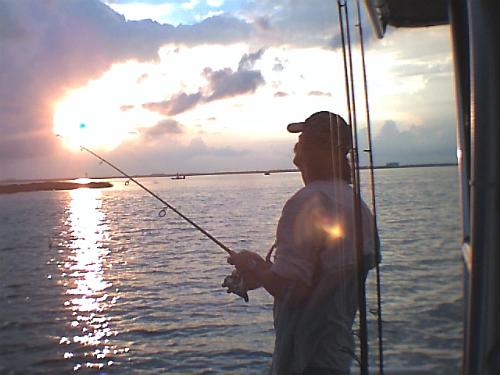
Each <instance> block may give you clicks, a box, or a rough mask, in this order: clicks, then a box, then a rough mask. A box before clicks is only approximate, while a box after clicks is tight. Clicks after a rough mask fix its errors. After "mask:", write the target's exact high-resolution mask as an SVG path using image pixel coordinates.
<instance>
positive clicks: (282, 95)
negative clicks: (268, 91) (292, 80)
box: [274, 91, 288, 98]
mask: <svg viewBox="0 0 500 375" xmlns="http://www.w3.org/2000/svg"><path fill="white" fill-rule="evenodd" d="M285 96H288V93H286V92H284V91H277V92H275V93H274V97H275V98H284V97H285Z"/></svg>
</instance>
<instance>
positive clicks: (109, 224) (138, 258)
mask: <svg viewBox="0 0 500 375" xmlns="http://www.w3.org/2000/svg"><path fill="white" fill-rule="evenodd" d="M362 176H363V178H364V179H366V177H367V174H366V171H363V172H362ZM376 179H377V199H378V213H379V217H378V220H379V231H380V236H381V242H382V254H383V255H382V256H383V263H382V264H381V277H382V299H383V320H384V356H385V357H384V359H385V365H386V367H387V368H392V369H393V370H394V371H395V373H397V372H398V369H404V368H405V369H409V368H410V369H411V368H413V369H420V370H423V371H424V372H427V373H429V374H455V373H458V372H459V368H460V363H461V362H460V361H461V345H462V341H461V336H462V309H463V301H462V263H461V256H460V229H459V228H460V207H459V193H458V192H459V187H458V176H457V171H456V167H439V168H437V167H435V168H408V169H387V170H377V171H376ZM141 181H142V182H143V183H144V184H145V185H147V186H148V187H150V188H151V189H152V190H153V191H155V192H157V193H158V194H159V195H161V196H162V197H163V198H164V199H165V200H167V201H168V202H169V203H171V204H172V205H174V206H175V207H176V208H178V209H179V210H181V211H182V212H183V213H184V214H185V215H187V216H188V217H190V218H191V219H193V220H194V221H195V222H196V223H198V224H199V225H201V226H202V227H203V228H205V229H207V230H208V231H209V232H210V233H212V234H213V235H215V236H216V237H217V238H218V239H219V240H220V241H222V242H223V243H225V244H226V245H228V246H229V247H230V248H232V249H234V250H237V251H240V250H253V251H256V252H258V253H260V254H262V255H265V254H266V252H267V250H268V248H269V247H270V246H271V244H272V243H273V241H274V233H275V227H276V224H277V220H278V218H279V215H280V211H281V208H282V206H283V204H284V202H285V201H286V199H287V198H288V197H289V196H290V195H291V194H293V192H295V191H296V190H297V189H299V188H300V187H301V180H300V176H299V174H298V173H283V174H273V175H270V176H264V175H230V176H229V175H228V176H199V177H191V178H189V177H188V178H187V179H186V180H171V179H168V178H145V179H141ZM112 182H113V183H114V187H113V188H110V189H102V190H89V189H82V190H74V191H57V192H33V193H18V194H13V195H1V196H0V300H1V307H0V373H1V374H4V373H5V374H26V373H47V374H67V373H73V372H76V373H82V374H105V373H106V374H108V373H109V374H160V373H168V374H170V373H186V374H193V373H195V374H225V373H235V374H265V373H267V370H268V368H269V365H270V361H271V355H272V349H273V338H274V336H273V327H272V298H271V297H270V296H269V295H267V294H266V292H264V291H263V290H257V291H253V292H251V293H250V302H249V303H245V302H244V301H243V300H242V299H239V298H238V297H236V296H235V295H229V294H226V293H225V291H224V290H223V289H222V288H221V286H220V285H221V282H222V280H223V278H224V277H225V276H226V275H227V274H229V273H230V272H231V268H230V266H229V265H228V264H227V263H226V254H225V253H224V251H223V250H222V249H220V248H219V247H218V246H217V245H215V244H214V243H213V242H211V241H210V240H208V239H207V238H205V237H204V236H203V235H202V234H201V233H199V232H198V231H196V230H195V229H193V228H192V227H191V226H189V225H188V224H187V223H185V222H184V221H183V220H182V219H180V218H179V217H177V216H176V215H175V214H174V213H173V212H170V211H168V210H167V211H166V215H165V216H164V217H159V213H160V210H161V209H162V206H161V204H160V203H159V202H158V201H156V200H155V199H154V198H152V197H151V196H149V195H148V194H147V193H146V192H144V191H142V190H141V189H139V188H138V187H137V186H135V185H133V184H129V185H128V186H126V185H125V184H124V180H120V179H117V180H113V181H112ZM364 190H365V191H366V188H365V189H364ZM367 289H368V308H369V310H370V311H373V310H374V309H375V308H376V303H375V293H374V290H375V288H374V276H373V275H370V276H369V279H368V288H367ZM368 318H369V332H370V364H371V366H376V361H377V360H376V354H377V353H376V352H377V350H378V349H377V342H376V335H375V332H376V325H375V321H376V318H375V315H374V314H372V313H368ZM353 369H355V365H354V366H353Z"/></svg>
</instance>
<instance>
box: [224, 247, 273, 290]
mask: <svg viewBox="0 0 500 375" xmlns="http://www.w3.org/2000/svg"><path fill="white" fill-rule="evenodd" d="M227 262H228V263H229V264H232V265H234V266H235V267H236V269H237V270H238V272H239V273H240V274H241V276H242V277H243V279H244V280H245V284H246V286H247V288H248V290H252V289H257V288H260V287H261V286H262V280H261V279H260V278H259V273H260V272H261V271H263V270H267V269H269V268H270V267H271V264H270V263H268V262H266V261H265V260H264V259H263V258H262V257H261V256H260V255H259V254H256V253H254V252H251V251H246V250H245V251H242V252H240V253H235V254H233V255H231V256H230V257H229V258H227Z"/></svg>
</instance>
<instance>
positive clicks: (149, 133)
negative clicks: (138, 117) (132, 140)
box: [141, 119, 184, 140]
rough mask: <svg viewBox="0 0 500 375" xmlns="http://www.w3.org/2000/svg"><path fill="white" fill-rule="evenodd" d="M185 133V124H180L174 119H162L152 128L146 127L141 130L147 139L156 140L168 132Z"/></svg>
mask: <svg viewBox="0 0 500 375" xmlns="http://www.w3.org/2000/svg"><path fill="white" fill-rule="evenodd" d="M182 133H184V126H183V125H181V124H179V123H178V122H177V121H175V120H173V119H165V120H161V121H160V122H159V123H158V124H156V125H155V126H152V127H150V128H145V129H143V130H142V131H141V134H142V135H143V136H144V137H145V138H146V139H147V140H156V139H158V138H161V137H163V136H164V135H167V134H182Z"/></svg>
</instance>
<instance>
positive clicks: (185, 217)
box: [57, 134, 236, 255]
mask: <svg viewBox="0 0 500 375" xmlns="http://www.w3.org/2000/svg"><path fill="white" fill-rule="evenodd" d="M57 137H60V138H64V137H63V136H62V135H60V134H57ZM79 147H80V150H82V151H86V152H88V153H89V154H91V155H92V156H94V157H95V158H97V159H99V160H100V161H101V162H103V163H106V164H107V165H109V166H110V167H111V168H113V169H114V170H116V171H118V172H119V173H121V174H122V175H123V176H125V177H127V178H128V179H129V180H130V181H132V182H133V183H135V184H136V185H137V186H139V187H140V188H141V189H143V190H144V191H146V192H147V193H149V194H150V195H151V196H153V197H154V198H156V199H157V200H159V201H160V202H161V203H163V204H164V205H165V207H167V208H169V209H170V210H172V211H173V212H175V213H176V214H177V215H179V216H180V217H181V218H182V219H184V220H185V221H187V222H188V223H189V224H191V225H192V226H193V227H195V228H196V229H198V230H199V231H200V232H201V233H203V234H204V235H205V236H206V237H208V238H209V239H210V240H212V241H213V242H215V243H216V244H217V245H218V246H219V247H221V248H222V249H223V250H224V251H225V252H226V253H228V254H229V255H234V254H236V253H235V251H233V250H231V249H230V248H229V247H227V246H226V245H224V244H223V243H222V242H221V241H219V240H218V239H217V238H215V237H214V236H213V235H212V234H210V233H209V232H208V231H206V230H205V229H203V228H202V227H201V226H199V225H198V224H196V223H195V222H194V221H193V220H191V219H190V218H188V217H187V216H186V215H184V214H183V213H182V212H180V211H179V210H178V209H177V208H175V207H174V206H172V205H171V204H170V203H168V202H167V201H165V200H164V199H163V198H162V197H160V196H159V195H158V194H156V193H155V192H153V191H151V190H150V189H148V188H147V187H146V186H144V185H143V184H141V183H140V182H139V181H137V180H136V179H135V178H133V177H132V176H130V175H129V174H128V173H126V172H124V171H123V170H121V169H120V168H118V167H117V166H116V165H114V164H113V163H111V162H110V161H108V160H106V159H104V158H103V157H102V156H100V155H98V154H97V153H95V152H94V151H92V150H91V149H89V148H87V147H85V146H82V145H80V146H79ZM127 185H128V184H127ZM161 212H165V211H160V216H165V215H164V214H163V215H162V214H161Z"/></svg>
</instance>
